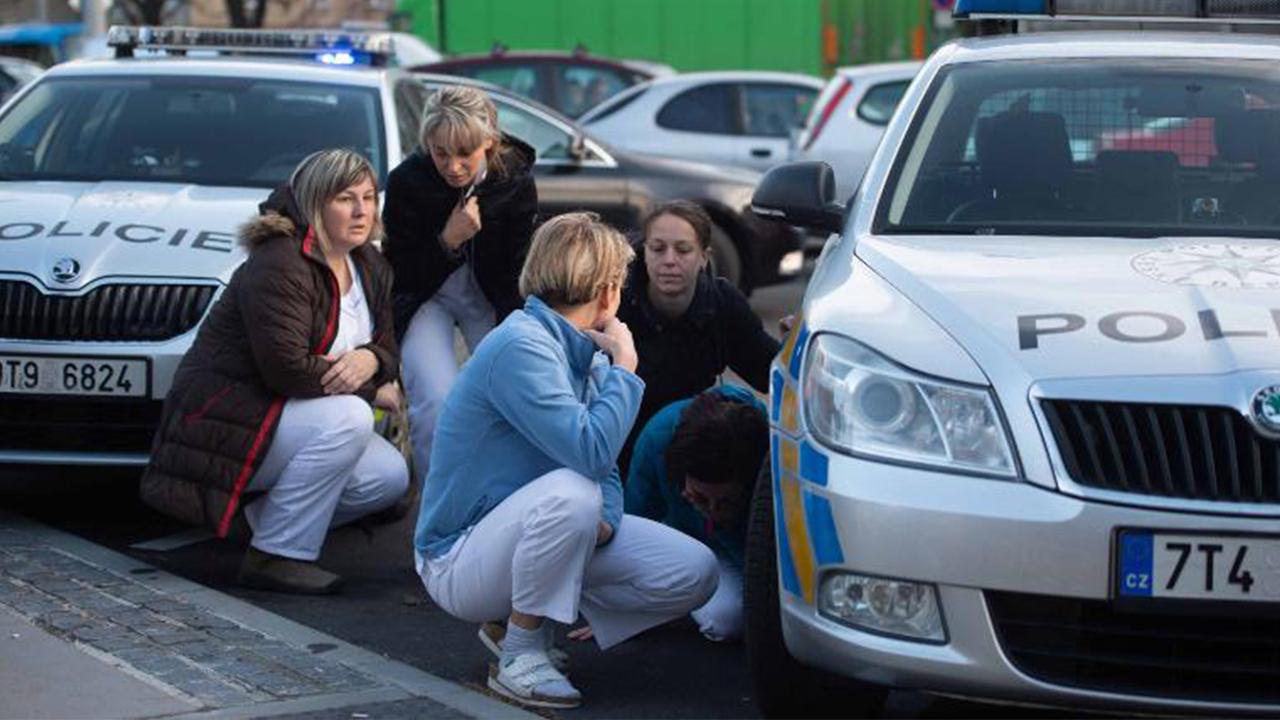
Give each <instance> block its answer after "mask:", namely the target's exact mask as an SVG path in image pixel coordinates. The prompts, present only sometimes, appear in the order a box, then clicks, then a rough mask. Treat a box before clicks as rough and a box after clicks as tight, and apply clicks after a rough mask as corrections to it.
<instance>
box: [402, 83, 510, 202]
mask: <svg viewBox="0 0 1280 720" xmlns="http://www.w3.org/2000/svg"><path fill="white" fill-rule="evenodd" d="M418 142H419V143H420V144H421V145H422V147H423V149H424V150H426V151H427V154H429V155H430V156H431V162H432V163H434V164H435V166H436V171H437V172H439V173H440V177H442V178H444V181H445V182H446V183H448V184H449V185H450V186H451V187H456V188H464V187H467V186H468V185H471V184H472V183H473V182H475V181H476V179H477V178H479V177H480V175H481V172H483V171H484V170H485V169H486V168H488V167H489V166H500V165H501V162H500V159H499V151H500V149H501V144H502V132H501V130H499V129H498V109H497V107H496V106H495V105H494V104H493V100H491V99H490V98H489V96H488V95H486V94H485V93H484V91H483V90H480V89H478V88H473V87H468V86H465V85H452V86H448V87H443V88H440V89H439V90H437V91H435V93H433V94H432V95H431V97H430V98H428V99H427V106H426V109H425V111H424V112H423V116H422V127H421V129H420V131H419V133H418ZM498 169H500V167H499V168H498Z"/></svg>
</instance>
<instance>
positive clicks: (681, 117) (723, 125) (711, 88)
mask: <svg viewBox="0 0 1280 720" xmlns="http://www.w3.org/2000/svg"><path fill="white" fill-rule="evenodd" d="M734 90H735V88H734V86H733V85H731V84H729V83H714V84H711V85H699V86H698V87H694V88H689V89H688V90H685V91H683V92H681V93H679V94H678V95H676V96H675V97H673V98H671V99H670V100H668V101H667V103H666V104H665V105H663V106H662V109H661V110H659V111H658V119H657V122H658V125H659V126H660V127H664V128H667V129H669V130H684V131H687V132H698V133H712V134H716V135H736V134H737V133H738V123H737V122H735V121H734V115H735V114H736V112H737V97H736V92H735V91H734Z"/></svg>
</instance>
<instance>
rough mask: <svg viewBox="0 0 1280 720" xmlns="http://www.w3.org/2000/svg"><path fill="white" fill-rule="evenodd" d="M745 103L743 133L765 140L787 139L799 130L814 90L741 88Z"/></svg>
mask: <svg viewBox="0 0 1280 720" xmlns="http://www.w3.org/2000/svg"><path fill="white" fill-rule="evenodd" d="M744 93H745V94H744V99H745V102H746V116H745V120H746V134H747V135H763V136H765V137H787V136H788V135H790V134H791V129H792V128H795V127H798V126H799V125H800V123H801V122H802V121H803V119H804V117H805V115H807V114H808V113H809V106H811V105H812V104H813V98H814V96H815V95H817V94H818V93H817V91H816V90H814V89H813V88H807V87H803V86H797V85H762V84H755V83H751V84H747V85H745V86H744Z"/></svg>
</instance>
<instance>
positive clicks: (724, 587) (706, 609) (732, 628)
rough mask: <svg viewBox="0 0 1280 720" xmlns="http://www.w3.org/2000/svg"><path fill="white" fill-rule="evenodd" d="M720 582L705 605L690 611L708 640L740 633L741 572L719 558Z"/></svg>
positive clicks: (727, 638) (732, 637) (725, 639)
mask: <svg viewBox="0 0 1280 720" xmlns="http://www.w3.org/2000/svg"><path fill="white" fill-rule="evenodd" d="M718 562H719V563H720V583H719V584H718V585H716V592H715V594H714V595H712V596H711V599H710V600H708V601H707V604H706V605H703V606H702V607H700V608H698V609H697V610H694V611H693V612H691V613H689V615H690V617H692V618H693V620H694V622H696V623H698V629H699V630H701V631H702V634H703V636H704V637H706V638H707V639H708V640H715V641H717V642H728V641H731V640H738V639H740V638H741V637H742V573H741V572H739V570H738V569H737V568H735V567H734V566H733V565H731V564H729V563H728V562H727V561H726V560H725V559H724V558H719V559H718Z"/></svg>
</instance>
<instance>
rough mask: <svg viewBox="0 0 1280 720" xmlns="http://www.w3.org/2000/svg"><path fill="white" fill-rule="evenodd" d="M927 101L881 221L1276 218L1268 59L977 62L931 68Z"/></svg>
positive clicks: (1078, 223)
mask: <svg viewBox="0 0 1280 720" xmlns="http://www.w3.org/2000/svg"><path fill="white" fill-rule="evenodd" d="M1050 70H1051V72H1050ZM1050 78H1052V79H1050ZM922 110H923V111H922V112H917V113H916V119H915V120H914V121H913V123H912V128H911V129H910V130H909V132H908V135H907V139H906V140H905V141H904V145H903V147H902V149H901V150H900V151H899V159H898V161H897V162H896V163H895V167H894V170H893V173H892V174H891V175H890V178H889V181H888V183H887V185H886V190H885V195H884V197H886V198H888V201H887V202H885V203H882V205H881V208H880V210H879V214H878V216H877V224H878V226H879V228H880V229H881V230H883V231H885V232H928V233H935V234H936V233H958V234H970V233H984V234H992V233H997V234H998V233H1016V234H1026V235H1100V236H1121V237H1127V236H1138V237H1150V236H1152V235H1153V234H1166V235H1211V234H1220V235H1241V236H1260V237H1269V238H1274V237H1276V236H1277V232H1280V211H1277V205H1276V202H1275V198H1276V197H1277V196H1280V175H1278V174H1277V173H1275V172H1274V170H1273V169H1274V168H1277V167H1280V141H1277V138H1280V73H1277V72H1276V71H1275V68H1274V65H1273V64H1270V63H1266V62H1260V61H1244V60H1240V61H1232V60H1167V59H1166V60H1159V61H1154V60H1143V59H1138V58H1124V59H1122V60H1112V59H1098V60H1058V61H1054V62H1053V64H1052V66H1051V67H1050V66H1049V65H1048V64H1047V63H1045V62H1035V61H1023V62H1007V63H1006V62H1001V63H973V64H968V65H958V66H954V67H951V68H947V69H946V70H945V71H944V72H943V73H941V74H940V75H939V77H938V78H937V79H936V80H935V81H934V85H933V87H932V88H931V89H930V92H929V95H928V98H927V99H926V100H925V103H924V105H923V108H922Z"/></svg>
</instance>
